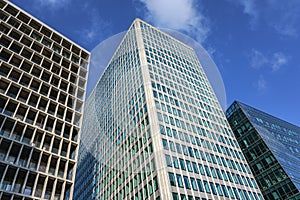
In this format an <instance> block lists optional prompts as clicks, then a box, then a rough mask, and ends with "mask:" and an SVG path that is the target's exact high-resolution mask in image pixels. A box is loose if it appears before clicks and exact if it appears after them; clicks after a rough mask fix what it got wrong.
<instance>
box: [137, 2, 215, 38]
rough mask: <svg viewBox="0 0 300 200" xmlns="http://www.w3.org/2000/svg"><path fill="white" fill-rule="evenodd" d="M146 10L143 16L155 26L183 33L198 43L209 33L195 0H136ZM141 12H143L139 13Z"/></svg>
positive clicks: (206, 21)
mask: <svg viewBox="0 0 300 200" xmlns="http://www.w3.org/2000/svg"><path fill="white" fill-rule="evenodd" d="M137 1H139V2H141V3H142V4H143V6H144V8H145V9H146V12H144V13H145V14H144V16H145V17H146V19H147V20H148V21H150V22H151V23H153V24H154V25H155V26H158V27H161V28H170V29H175V30H178V31H184V32H185V33H187V34H189V35H190V36H192V37H195V38H196V39H197V40H198V41H199V42H202V41H204V40H205V39H206V38H207V36H208V34H209V31H210V28H209V24H208V19H207V18H206V17H205V16H204V15H203V14H202V13H200V12H199V7H198V4H197V2H196V1H195V0H137ZM141 12H143V11H141Z"/></svg>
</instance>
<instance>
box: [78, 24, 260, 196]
mask: <svg viewBox="0 0 300 200" xmlns="http://www.w3.org/2000/svg"><path fill="white" fill-rule="evenodd" d="M74 198H75V199H164V200H165V199H174V200H177V199H182V200H183V199H187V200H206V199H245V200H246V199H262V196H261V194H260V190H259V189H258V187H257V185H256V182H255V179H254V177H253V175H252V173H251V171H250V168H249V167H248V165H247V162H246V160H245V159H244V156H243V154H242V152H241V150H240V148H239V145H238V143H237V141H236V139H235V137H234V135H233V133H232V131H231V129H230V126H229V124H228V123H227V121H226V117H225V115H224V113H223V111H222V109H221V107H220V105H219V103H218V101H217V99H216V96H215V94H214V92H213V90H212V88H211V86H210V84H209V82H208V79H207V77H206V75H205V73H204V71H203V69H202V67H201V64H200V62H199V60H198V58H197V56H196V54H195V52H194V50H193V49H192V48H190V47H189V46H187V45H185V44H184V43H182V42H180V41H178V40H176V39H175V38H173V37H171V36H169V35H167V34H165V33H163V32H161V31H160V30H158V29H156V28H155V27H153V26H151V25H149V24H147V23H145V22H143V21H141V20H139V19H136V20H135V21H134V22H133V24H132V25H131V27H130V28H129V30H128V32H127V33H126V35H125V36H124V38H123V40H122V42H121V43H120V45H119V47H118V48H117V50H116V52H115V53H114V55H113V57H112V58H111V61H110V62H109V64H108V65H107V67H106V69H105V71H104V72H103V74H102V75H101V77H100V79H99V81H98V83H97V85H96V86H95V88H94V90H93V91H92V93H91V95H90V96H89V97H88V98H87V101H86V105H85V111H84V117H83V129H82V135H81V144H80V153H79V161H78V168H77V173H76V181H75V191H74Z"/></svg>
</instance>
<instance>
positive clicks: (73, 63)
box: [0, 0, 89, 199]
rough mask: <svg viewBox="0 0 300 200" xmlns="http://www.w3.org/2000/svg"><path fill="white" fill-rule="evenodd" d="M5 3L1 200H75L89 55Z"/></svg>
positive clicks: (0, 29) (0, 39)
mask: <svg viewBox="0 0 300 200" xmlns="http://www.w3.org/2000/svg"><path fill="white" fill-rule="evenodd" d="M0 8H1V10H0V18H1V21H0V43H1V45H0V199H70V198H72V192H73V186H74V179H75V170H76V160H77V151H78V147H79V145H78V144H79V141H78V140H79V133H80V125H81V121H82V120H81V117H82V112H83V103H84V96H85V87H86V78H87V63H88V60H89V53H88V52H87V51H86V50H84V49H83V48H81V47H80V46H78V45H76V44H75V43H74V42H72V41H70V40H68V39H67V38H65V37H64V36H62V35H61V34H59V33H58V32H56V31H54V30H53V29H51V28H50V27H48V26H47V25H45V24H43V23H42V22H40V21H39V20H37V19H35V18H34V17H32V16H31V15H30V14H28V13H26V12H25V11H23V10H22V9H20V8H18V7H17V6H15V5H13V4H12V3H10V2H8V1H3V0H1V1H0Z"/></svg>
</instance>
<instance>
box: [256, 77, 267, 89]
mask: <svg viewBox="0 0 300 200" xmlns="http://www.w3.org/2000/svg"><path fill="white" fill-rule="evenodd" d="M254 86H255V87H256V88H257V90H258V92H260V93H262V92H264V91H265V90H266V89H267V81H266V79H265V78H264V76H263V75H260V76H259V78H258V80H257V81H256V82H255V83H254Z"/></svg>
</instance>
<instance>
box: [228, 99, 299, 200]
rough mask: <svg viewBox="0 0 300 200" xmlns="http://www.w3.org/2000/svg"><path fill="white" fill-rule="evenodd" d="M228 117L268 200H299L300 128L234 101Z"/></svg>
mask: <svg viewBox="0 0 300 200" xmlns="http://www.w3.org/2000/svg"><path fill="white" fill-rule="evenodd" d="M226 115H227V117H228V121H229V123H230V125H231V127H232V130H233V132H234V134H235V136H236V138H237V140H238V142H239V144H240V147H241V149H242V151H243V153H244V155H245V157H246V160H247V161H248V163H249V165H250V168H251V170H252V173H253V174H254V176H255V178H256V182H257V183H258V186H259V188H260V190H261V191H262V194H263V196H264V198H265V199H268V200H274V199H290V200H292V199H293V200H298V199H300V168H299V166H300V148H299V143H300V127H297V126H295V125H292V124H290V123H288V122H285V121H283V120H281V119H278V118H276V117H273V116H271V115H269V114H267V113H264V112H262V111H260V110H257V109H255V108H252V107H250V106H248V105H245V104H243V103H240V102H237V101H235V102H234V103H233V104H232V105H231V106H230V107H229V108H228V110H227V112H226Z"/></svg>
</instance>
